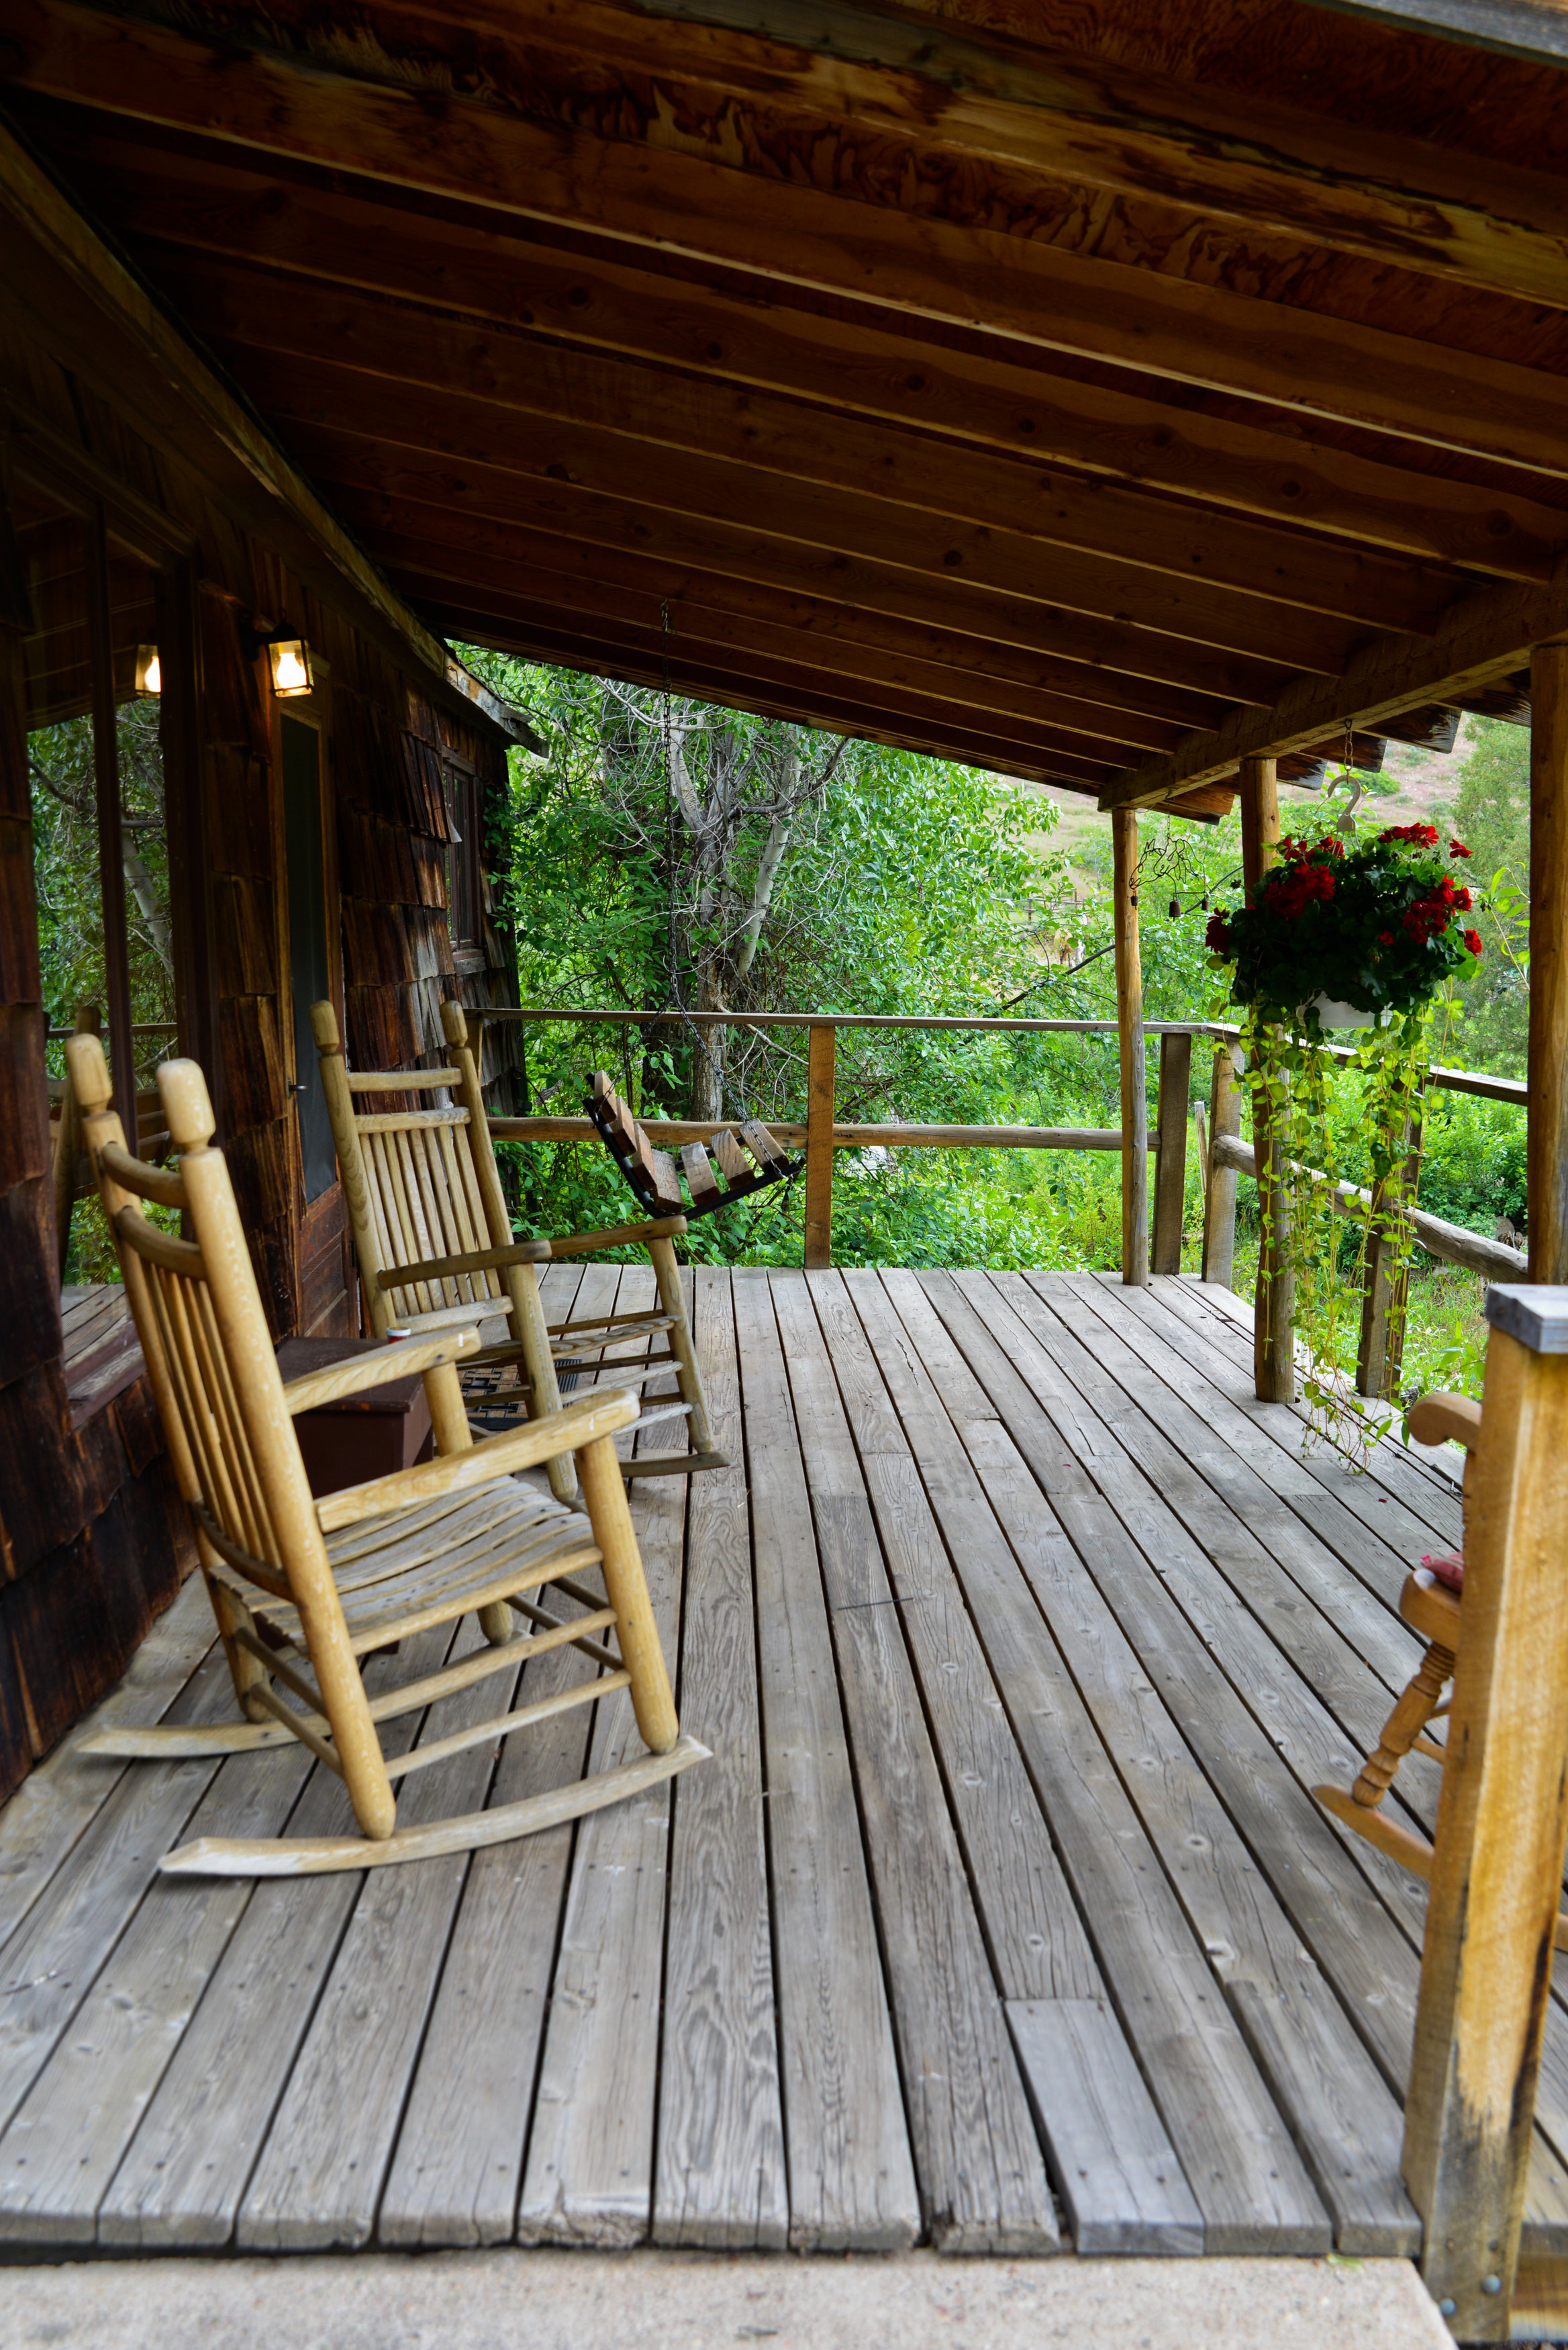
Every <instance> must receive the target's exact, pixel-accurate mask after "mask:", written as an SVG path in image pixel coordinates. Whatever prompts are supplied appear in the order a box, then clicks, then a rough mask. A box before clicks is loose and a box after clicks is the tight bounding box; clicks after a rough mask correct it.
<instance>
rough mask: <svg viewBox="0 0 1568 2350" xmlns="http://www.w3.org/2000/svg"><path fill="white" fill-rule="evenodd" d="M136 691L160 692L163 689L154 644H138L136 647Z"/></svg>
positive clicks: (156, 650)
mask: <svg viewBox="0 0 1568 2350" xmlns="http://www.w3.org/2000/svg"><path fill="white" fill-rule="evenodd" d="M136 691H138V693H146V694H160V693H161V692H162V691H163V673H162V671H161V669H160V668H159V665H158V648H157V646H156V645H138V646H137V648H136Z"/></svg>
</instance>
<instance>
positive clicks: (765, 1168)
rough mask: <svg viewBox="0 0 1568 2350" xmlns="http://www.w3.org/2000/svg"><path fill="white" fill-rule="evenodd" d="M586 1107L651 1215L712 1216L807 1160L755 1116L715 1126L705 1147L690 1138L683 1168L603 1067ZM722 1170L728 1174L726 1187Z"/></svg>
mask: <svg viewBox="0 0 1568 2350" xmlns="http://www.w3.org/2000/svg"><path fill="white" fill-rule="evenodd" d="M587 1113H588V1116H589V1117H590V1118H592V1120H593V1122H594V1124H595V1126H596V1127H597V1129H598V1133H599V1137H600V1139H601V1140H602V1141H603V1143H604V1146H605V1148H606V1149H607V1151H608V1152H609V1154H610V1157H611V1158H612V1159H614V1160H615V1163H616V1165H617V1166H618V1168H619V1169H620V1171H621V1173H622V1174H623V1175H624V1176H625V1177H626V1180H627V1181H628V1183H629V1184H630V1186H631V1189H632V1191H633V1192H634V1194H635V1195H636V1198H637V1201H638V1203H639V1206H640V1207H642V1208H643V1209H645V1210H646V1211H647V1212H648V1213H649V1215H650V1216H684V1217H686V1218H687V1220H688V1221H689V1222H690V1221H691V1219H693V1218H695V1217H697V1216H711V1214H712V1213H713V1211H714V1210H715V1209H717V1208H727V1207H729V1205H730V1204H731V1202H732V1201H735V1200H743V1199H745V1198H747V1197H748V1196H749V1194H750V1193H752V1192H753V1191H766V1190H767V1189H768V1187H769V1185H770V1184H774V1183H784V1182H787V1181H788V1180H789V1179H790V1177H791V1176H793V1175H798V1174H800V1173H801V1171H802V1170H803V1169H804V1168H805V1159H792V1158H791V1157H790V1156H789V1153H788V1152H787V1151H786V1150H785V1149H784V1145H783V1144H782V1143H781V1142H780V1141H779V1139H778V1138H777V1136H776V1135H774V1134H770V1133H769V1131H768V1129H767V1128H766V1127H765V1126H763V1125H762V1124H760V1123H759V1121H758V1120H757V1119H756V1118H746V1119H745V1120H744V1121H743V1122H742V1124H741V1125H740V1126H739V1127H738V1128H735V1130H734V1131H733V1132H732V1131H731V1129H730V1128H729V1127H727V1126H721V1127H717V1128H715V1129H714V1131H713V1132H712V1133H711V1135H710V1136H709V1137H708V1140H707V1145H706V1147H704V1145H703V1144H702V1143H701V1142H689V1143H687V1144H686V1146H685V1148H684V1149H682V1151H681V1153H680V1171H679V1173H678V1172H677V1170H676V1165H675V1161H674V1159H672V1158H671V1157H670V1153H669V1151H668V1150H656V1149H654V1147H653V1145H652V1143H651V1142H649V1139H648V1137H647V1135H646V1134H645V1133H644V1132H643V1130H642V1128H641V1127H640V1126H639V1124H638V1121H637V1119H636V1118H634V1117H633V1116H632V1113H631V1111H630V1109H629V1108H628V1107H627V1105H626V1103H625V1102H624V1101H622V1099H621V1097H620V1096H619V1095H618V1093H617V1091H616V1089H615V1087H614V1086H612V1085H611V1083H610V1081H609V1079H608V1077H607V1076H606V1075H605V1073H604V1071H603V1070H602V1069H599V1070H597V1072H596V1073H595V1075H594V1076H593V1077H592V1078H591V1079H590V1081H589V1085H588V1091H587ZM710 1149H711V1151H712V1153H713V1159H717V1161H718V1174H715V1172H714V1169H713V1159H710V1158H709V1156H708V1152H709V1150H710ZM681 1175H684V1176H685V1178H686V1185H687V1189H688V1191H690V1192H691V1199H690V1201H688V1200H686V1199H683V1198H682V1196H681V1191H680V1177H681ZM720 1175H722V1177H723V1179H724V1180H723V1185H722V1188H721V1186H720V1183H719V1176H720Z"/></svg>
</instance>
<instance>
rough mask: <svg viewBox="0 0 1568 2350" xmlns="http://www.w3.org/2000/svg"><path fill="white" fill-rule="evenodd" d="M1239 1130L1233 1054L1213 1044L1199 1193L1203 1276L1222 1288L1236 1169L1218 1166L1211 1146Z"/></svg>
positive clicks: (1231, 1253) (1232, 1257)
mask: <svg viewBox="0 0 1568 2350" xmlns="http://www.w3.org/2000/svg"><path fill="white" fill-rule="evenodd" d="M1240 1133H1241V1087H1239V1086H1238V1085H1237V1083H1236V1055H1235V1054H1234V1053H1233V1052H1232V1051H1231V1047H1230V1045H1220V1044H1217V1045H1215V1047H1214V1076H1213V1081H1212V1083H1211V1085H1210V1089H1209V1182H1208V1187H1207V1189H1206V1191H1205V1192H1204V1195H1203V1278H1204V1280H1205V1281H1215V1282H1218V1283H1219V1284H1220V1287H1221V1288H1222V1289H1229V1288H1230V1286H1231V1268H1232V1267H1233V1265H1234V1263H1235V1261H1236V1170H1235V1169H1234V1168H1233V1167H1221V1166H1220V1160H1219V1158H1218V1155H1217V1153H1216V1151H1215V1149H1214V1146H1215V1144H1216V1143H1217V1142H1218V1141H1219V1139H1220V1136H1221V1135H1227V1136H1239V1135H1240Z"/></svg>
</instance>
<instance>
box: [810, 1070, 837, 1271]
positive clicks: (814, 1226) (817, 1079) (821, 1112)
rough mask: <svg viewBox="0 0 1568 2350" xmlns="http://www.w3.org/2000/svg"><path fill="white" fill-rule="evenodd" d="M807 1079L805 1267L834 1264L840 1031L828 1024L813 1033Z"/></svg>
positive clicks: (812, 1267)
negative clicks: (835, 1121)
mask: <svg viewBox="0 0 1568 2350" xmlns="http://www.w3.org/2000/svg"><path fill="white" fill-rule="evenodd" d="M810 1036H811V1043H810V1046H809V1049H808V1053H807V1058H806V1078H805V1269H806V1271H807V1273H814V1272H816V1273H820V1272H822V1271H824V1270H825V1269H826V1267H827V1266H828V1265H830V1264H831V1263H833V1116H834V1064H835V1061H836V1055H837V1050H838V1031H837V1030H836V1028H835V1027H833V1026H832V1025H831V1024H826V1023H825V1024H823V1025H822V1026H820V1027H815V1028H813V1029H812V1030H811V1032H810Z"/></svg>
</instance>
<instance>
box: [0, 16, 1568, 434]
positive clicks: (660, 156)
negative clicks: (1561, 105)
mask: <svg viewBox="0 0 1568 2350" xmlns="http://www.w3.org/2000/svg"><path fill="white" fill-rule="evenodd" d="M383 13H384V14H385V15H386V16H388V17H389V18H390V17H391V16H392V13H393V12H391V11H384V12H383ZM7 16H8V18H9V19H13V20H14V22H10V23H8V26H7V40H8V56H7V60H6V67H5V73H6V78H8V79H9V80H10V81H11V82H12V83H14V84H15V85H16V86H18V87H20V88H23V89H26V90H28V91H30V92H36V93H37V94H39V95H43V96H48V97H53V98H56V99H62V100H66V101H73V102H75V103H76V104H77V105H78V106H82V107H85V108H88V109H92V110H94V111H95V112H96V113H98V114H99V115H100V116H106V117H109V118H111V119H119V120H125V121H130V122H144V123H149V124H154V125H158V126H161V127H162V128H164V129H166V130H171V131H178V132H182V133H195V134H197V135H199V136H202V137H204V138H208V139H213V140H219V141H222V142H224V143H226V144H228V145H229V146H230V147H231V148H232V149H234V150H247V151H251V152H253V153H261V154H265V155H267V156H276V157H278V158H279V159H281V160H283V161H296V162H304V163H311V164H317V165H319V166H321V167H323V168H324V169H326V170H327V171H329V172H334V173H338V174H348V175H349V176H351V177H358V178H359V179H362V180H364V181H367V182H371V183H372V184H377V183H379V184H380V185H383V186H386V187H389V188H394V189H403V190H409V191H413V192H419V193H421V194H424V195H430V196H437V197H442V198H455V199H458V200H460V201H468V202H472V201H473V200H474V199H475V196H476V194H482V198H483V203H484V204H485V205H486V206H487V207H488V208H490V209H492V210H493V211H495V212H497V213H514V214H517V215H521V216H525V217H528V218H532V219H535V220H542V221H550V222H554V223H557V224H569V225H570V226H571V227H572V228H573V229H576V230H578V231H586V232H588V233H589V234H594V235H596V236H599V237H609V238H615V239H625V240H628V242H630V243H631V244H636V245H641V246H643V247H646V248H649V249H650V250H659V249H661V248H667V249H669V250H670V251H672V252H675V253H684V254H688V255H693V256H694V257H696V258H698V259H700V260H718V261H722V262H724V263H726V264H729V265H733V266H735V267H737V268H739V269H742V270H744V271H746V272H748V273H750V274H752V275H753V276H757V277H760V278H763V279H765V280H773V281H777V282H778V283H779V284H781V285H783V286H815V287H822V288H825V289H832V290H834V291H836V292H837V293H840V294H843V295H847V296H851V297H855V298H858V299H861V300H870V301H874V302H875V303H876V304H877V307H882V308H884V309H886V310H890V311H892V312H894V313H895V314H898V313H913V314H915V315H918V316H920V317H927V318H935V319H954V320H961V321H962V322H964V323H965V324H968V325H971V326H979V327H982V328H984V329H985V330H986V331H987V332H988V333H989V334H991V335H993V336H998V337H1001V338H1018V339H1020V340H1022V341H1023V342H1024V343H1026V344H1035V345H1038V346H1041V347H1043V348H1054V349H1057V350H1064V351H1074V352H1085V353H1086V354H1089V355H1092V356H1095V357H1097V358H1100V359H1108V360H1111V361H1113V362H1116V363H1117V364H1121V365H1125V366H1129V367H1132V368H1135V369H1138V370H1139V371H1140V372H1145V371H1151V372H1153V373H1156V374H1160V375H1168V376H1170V377H1173V378H1176V379H1178V380H1181V381H1184V382H1188V383H1192V384H1200V385H1214V386H1218V387H1220V388H1222V389H1224V390H1235V391H1239V392H1241V393H1243V394H1245V395H1246V396H1248V397H1249V398H1252V399H1258V400H1275V401H1280V402H1282V403H1284V404H1286V405H1289V406H1292V407H1296V408H1300V409H1303V410H1305V411H1310V412H1313V413H1318V414H1323V415H1326V416H1333V417H1338V418H1345V419H1347V420H1351V421H1356V422H1359V423H1363V424H1366V425H1368V426H1370V427H1372V428H1373V429H1374V430H1376V431H1382V432H1398V433H1405V434H1408V435H1410V436H1411V437H1414V438H1417V439H1422V440H1427V441H1428V442H1431V444H1432V445H1434V446H1437V447H1440V448H1452V449H1467V450H1474V451H1477V452H1483V453H1485V454H1487V455H1490V456H1494V457H1501V458H1503V459H1505V460H1510V461H1512V462H1516V463H1521V464H1523V465H1529V466H1533V467H1537V468H1539V469H1541V470H1542V471H1544V472H1546V473H1553V474H1562V473H1563V472H1564V471H1565V470H1568V451H1565V449H1564V444H1563V433H1562V431H1561V400H1560V395H1559V393H1558V390H1557V388H1556V385H1555V383H1554V382H1553V380H1552V378H1551V377H1549V376H1543V375H1542V374H1541V373H1539V372H1537V371H1536V370H1534V369H1531V368H1529V367H1521V366H1518V365H1513V364H1511V363H1508V362H1506V361H1501V360H1498V359H1491V358H1489V357H1482V356H1480V355H1477V354H1473V353H1471V352H1469V351H1467V350H1464V349H1462V348H1434V347H1433V346H1431V345H1430V344H1428V343H1425V342H1423V341H1421V340H1419V339H1417V338H1415V337H1413V336H1408V335H1402V334H1391V333H1387V332H1385V331H1383V330H1380V329H1379V328H1373V327H1368V326H1365V325H1363V324H1361V323H1360V322H1358V321H1356V320H1355V319H1351V318H1345V317H1330V316H1324V315H1321V314H1318V313H1315V312H1314V311H1312V310H1309V309H1303V308H1296V307H1292V306H1291V305H1289V304H1287V303H1284V302H1274V301H1267V300H1262V299H1259V298H1256V297H1253V296H1246V295H1240V294H1236V293H1233V292H1231V290H1230V289H1229V288H1226V287H1222V286H1206V285H1200V284H1197V283H1189V282H1186V281H1184V280H1183V279H1181V278H1180V277H1179V276H1171V275H1169V274H1167V273H1165V272H1162V271H1159V270H1155V269H1139V268H1137V267H1132V266H1128V265H1124V264H1121V263H1117V262H1113V261H1105V260H1101V259H1099V258H1097V257H1096V256H1094V255H1088V254H1085V253H1077V252H1062V251H1058V250H1056V249H1055V248H1054V247H1053V246H1052V245H1051V244H1047V243H1044V242H1043V241H1041V240H1039V239H1036V238H1033V237H1031V236H1029V235H1028V234H1018V235H1010V234H1005V233H1003V232H1001V231H998V230H994V229H991V228H987V227H982V226H971V225H967V224H966V225H958V224H954V223H952V222H950V221H948V220H944V219H942V218H940V217H935V216H924V215H921V216H916V215H914V214H911V213H909V212H906V211H905V210H903V209H901V208H900V207H899V205H898V203H896V202H888V203H876V202H872V201H866V202H863V203H846V200H845V198H844V197H843V196H842V195H839V194H828V193H825V192H821V191H820V190H819V189H818V188H817V187H816V186H815V185H812V184H797V183H794V182H790V181H787V180H784V179H780V178H778V177H773V176H767V175H766V174H764V172H762V171H760V170H759V171H758V172H755V173H752V172H747V171H744V170H738V169H731V168H729V167H728V166H726V165H725V164H723V163H722V162H716V161H710V160H708V158H707V156H706V155H705V154H703V153H701V152H699V153H693V152H691V151H681V149H680V148H679V147H678V146H676V145H675V144H673V143H672V144H668V145H660V144H657V143H649V142H648V140H645V139H637V138H633V137H632V136H631V135H629V132H628V130H626V129H625V128H624V125H625V122H626V120H628V118H627V117H626V116H624V115H622V116H618V118H617V120H618V122H620V123H621V124H622V125H623V129H622V135H620V136H618V137H616V138H609V137H600V136H596V135H594V132H593V130H584V129H579V128H577V127H576V126H573V127H571V128H563V127H561V126H559V125H558V124H556V123H554V122H542V121H537V120H528V119H524V118H523V117H522V116H521V115H519V114H515V113H508V112H505V111H503V110H502V109H501V108H500V107H499V106H493V105H487V104H485V103H483V102H480V101H478V100H472V101H470V100H465V99H462V98H460V97H455V96H454V95H453V94H452V85H451V81H450V78H449V79H445V80H443V79H442V78H441V76H440V74H439V71H437V70H435V69H434V68H431V73H430V76H429V78H430V80H431V87H430V88H429V89H428V90H427V89H421V88H419V87H417V84H418V81H419V79H420V77H421V66H420V63H419V60H418V59H416V58H413V57H406V58H404V59H402V60H401V61H400V79H399V80H398V81H396V82H394V81H392V80H390V79H389V80H388V81H385V82H373V81H369V80H366V79H364V78H358V76H357V74H356V71H355V68H354V60H353V58H352V57H349V56H348V53H347V52H344V53H342V54H340V55H339V57H338V58H337V71H336V72H335V73H334V74H331V75H328V74H327V73H324V72H322V71H319V70H310V69H309V68H308V67H307V66H306V63H305V62H304V61H303V60H300V61H294V60H291V59H288V58H286V57H282V56H281V55H279V54H277V53H276V52H273V51H265V50H262V49H260V48H254V49H250V50H248V51H247V50H245V49H244V47H241V46H240V45H239V44H237V43H236V42H235V41H234V39H232V38H225V39H223V41H222V42H202V41H198V40H192V39H191V38H189V37H188V36H184V35H182V34H180V33H177V32H174V31H172V30H171V29H169V28H167V27H165V26H154V25H151V24H146V23H140V22H137V21H134V20H132V19H130V18H128V17H125V16H119V15H115V16H110V15H109V13H108V12H107V11H105V10H102V9H99V8H95V7H91V6H86V5H79V0H31V5H22V0H9V5H8V8H7ZM423 29H424V30H425V31H426V32H427V33H428V31H429V29H430V28H429V26H425V27H423ZM895 194H896V191H895ZM1399 258H1400V260H1401V261H1402V262H1403V263H1404V264H1405V265H1411V266H1413V265H1415V261H1414V255H1412V253H1411V252H1410V251H1409V250H1407V251H1405V252H1404V253H1402V254H1401V255H1400V256H1399ZM1554 282H1555V283H1556V285H1557V286H1558V287H1559V288H1560V286H1561V278H1560V276H1559V277H1558V278H1557V279H1556V281H1554Z"/></svg>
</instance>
